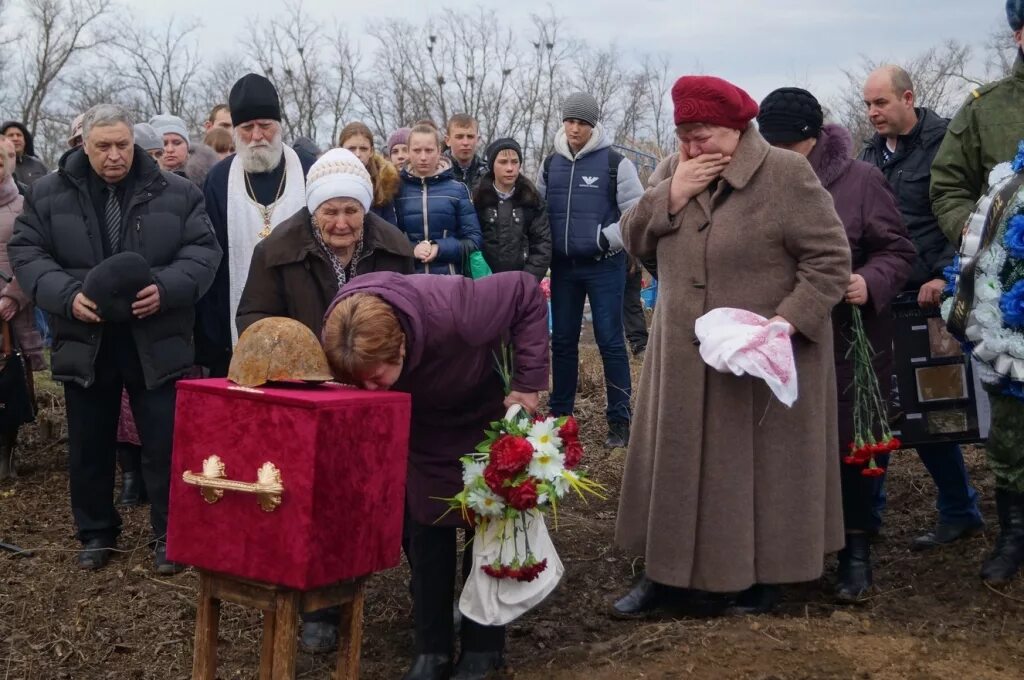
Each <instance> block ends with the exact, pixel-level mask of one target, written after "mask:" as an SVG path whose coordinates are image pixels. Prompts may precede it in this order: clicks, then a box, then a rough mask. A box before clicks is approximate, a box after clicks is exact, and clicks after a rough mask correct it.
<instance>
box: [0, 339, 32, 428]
mask: <svg viewBox="0 0 1024 680" xmlns="http://www.w3.org/2000/svg"><path fill="white" fill-rule="evenodd" d="M35 419H36V398H35V385H34V383H33V381H32V368H31V365H30V364H29V363H28V361H27V359H26V358H25V355H24V354H22V353H21V351H20V350H18V349H16V348H15V347H14V344H13V343H12V342H11V324H10V323H9V322H7V321H4V322H3V345H2V346H0V432H7V431H9V430H13V429H16V428H17V427H19V426H20V425H24V424H25V423H31V422H32V421H34V420H35Z"/></svg>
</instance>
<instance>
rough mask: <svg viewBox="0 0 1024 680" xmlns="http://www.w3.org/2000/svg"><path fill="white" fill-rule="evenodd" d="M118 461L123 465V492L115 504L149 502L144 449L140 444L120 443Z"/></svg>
mask: <svg viewBox="0 0 1024 680" xmlns="http://www.w3.org/2000/svg"><path fill="white" fill-rule="evenodd" d="M117 462H118V464H119V465H120V466H121V494H120V495H119V496H118V497H117V501H116V502H115V505H117V506H120V507H135V506H137V505H142V504H143V503H145V502H147V501H148V500H149V498H148V497H147V496H146V483H145V482H144V481H143V479H142V451H141V450H140V449H139V447H138V446H132V445H131V444H118V446H117Z"/></svg>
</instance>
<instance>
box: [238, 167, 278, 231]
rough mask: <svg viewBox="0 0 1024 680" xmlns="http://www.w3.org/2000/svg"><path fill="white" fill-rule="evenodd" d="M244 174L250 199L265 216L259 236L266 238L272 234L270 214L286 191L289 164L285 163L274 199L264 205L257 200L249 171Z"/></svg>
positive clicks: (261, 214)
mask: <svg viewBox="0 0 1024 680" xmlns="http://www.w3.org/2000/svg"><path fill="white" fill-rule="evenodd" d="M242 174H243V175H244V176H245V190H246V192H248V194H249V199H250V200H251V201H252V202H253V203H255V204H256V209H257V210H259V211H260V217H262V218H263V229H261V230H260V233H259V237H260V238H261V239H264V238H266V237H268V236H270V230H271V225H270V216H271V214H273V212H274V206H275V205H277V202H278V201H280V200H281V195H282V194H283V193H284V180H285V177H287V176H288V166H287V165H285V167H284V170H283V171H282V172H281V182H280V183H279V184H278V185H277V195H276V196H274V200H273V202H271V203H270V205H263V204H262V203H260V202H259V201H258V200H256V192H255V191H254V190H253V188H252V182H251V181H250V180H249V173H248V172H246V171H243V172H242Z"/></svg>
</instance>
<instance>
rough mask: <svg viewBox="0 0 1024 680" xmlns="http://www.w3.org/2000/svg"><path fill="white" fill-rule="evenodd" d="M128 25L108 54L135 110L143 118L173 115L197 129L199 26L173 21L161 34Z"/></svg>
mask: <svg viewBox="0 0 1024 680" xmlns="http://www.w3.org/2000/svg"><path fill="white" fill-rule="evenodd" d="M127 24H128V26H129V27H128V28H127V29H126V30H125V31H124V32H121V33H119V34H118V36H117V38H115V39H114V40H112V41H111V44H110V46H109V47H108V52H109V54H110V56H111V63H112V64H115V68H114V71H115V72H116V73H117V75H118V76H119V79H120V80H121V81H123V82H124V84H125V86H126V87H127V88H128V91H130V92H131V93H132V95H133V99H134V101H133V108H134V109H135V110H136V112H137V113H138V114H139V115H140V116H141V117H143V118H148V117H150V116H152V115H154V114H157V113H171V114H174V115H176V116H181V117H183V118H185V119H186V120H187V121H188V122H189V123H191V124H193V125H195V124H196V123H197V118H201V116H202V114H203V113H204V112H203V111H201V107H202V104H200V103H198V102H197V101H196V100H197V97H196V92H195V91H196V86H197V81H198V75H199V72H200V66H201V60H200V57H199V49H198V35H197V30H198V29H199V23H198V21H195V20H191V21H190V20H184V21H181V20H178V19H174V18H172V19H171V20H170V21H169V22H167V24H166V25H165V26H164V27H163V30H161V31H157V30H154V29H151V28H148V27H146V26H145V25H144V24H143V23H142V22H141V21H129V22H127Z"/></svg>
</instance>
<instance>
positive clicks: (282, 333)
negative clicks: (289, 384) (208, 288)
mask: <svg viewBox="0 0 1024 680" xmlns="http://www.w3.org/2000/svg"><path fill="white" fill-rule="evenodd" d="M332 379H333V376H332V375H331V369H330V368H329V367H328V366H327V357H326V356H324V350H323V348H321V347H320V342H319V341H318V340H317V339H316V335H314V334H313V331H311V330H309V328H308V327H307V326H306V325H305V324H303V323H301V322H299V321H296V320H295V319H288V318H285V317H283V316H271V317H268V318H266V319H260V320H259V321H257V322H256V323H254V324H253V325H251V326H249V327H248V328H246V329H245V332H244V333H242V335H241V337H239V338H238V345H237V346H236V347H235V352H234V355H233V356H232V357H231V366H230V367H228V380H230V381H232V382H234V383H236V384H238V385H242V386H243V387H256V386H257V385H263V384H265V383H268V382H273V381H276V380H301V381H304V382H324V381H327V380H332Z"/></svg>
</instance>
